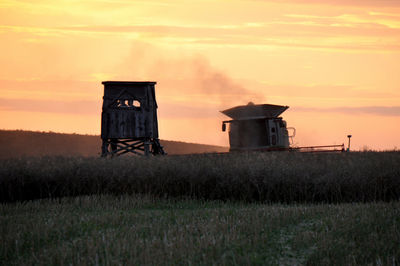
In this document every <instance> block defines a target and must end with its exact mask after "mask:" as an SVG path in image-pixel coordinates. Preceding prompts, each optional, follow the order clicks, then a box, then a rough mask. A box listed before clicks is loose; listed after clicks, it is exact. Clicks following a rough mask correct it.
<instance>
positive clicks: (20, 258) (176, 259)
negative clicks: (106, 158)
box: [0, 195, 400, 265]
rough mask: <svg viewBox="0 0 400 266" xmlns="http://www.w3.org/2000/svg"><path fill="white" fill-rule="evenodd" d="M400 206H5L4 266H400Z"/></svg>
mask: <svg viewBox="0 0 400 266" xmlns="http://www.w3.org/2000/svg"><path fill="white" fill-rule="evenodd" d="M399 243H400V204H399V202H391V203H382V202H380V203H368V204H358V203H357V204H353V203H352V204H338V205H329V204H318V205H312V204H310V205H298V204H291V205H282V204H245V203H242V202H236V203H234V202H227V203H223V202H221V201H197V200H172V199H158V198H155V197H152V196H148V195H132V196H127V195H123V196H109V195H107V196H104V195H101V196H83V197H73V198H62V199H57V200H54V199H50V200H48V199H46V200H37V201H30V202H26V203H15V204H10V203H6V204H0V264H1V265H399V263H400V248H399Z"/></svg>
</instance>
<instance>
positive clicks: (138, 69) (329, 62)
mask: <svg viewBox="0 0 400 266" xmlns="http://www.w3.org/2000/svg"><path fill="white" fill-rule="evenodd" d="M399 14H400V2H398V1H391V0H364V1H361V0H350V1H347V0H326V1H322V0H287V1H286V0H282V1H280V0H274V1H263V0H258V1H256V0H254V1H245V0H233V1H224V0H220V1H209V0H207V1H183V0H174V1H152V0H150V1H125V0H117V1H109V0H99V1H93V0H84V1H75V0H59V1H50V0H38V1H35V3H32V2H30V1H27V0H3V1H2V2H1V3H0V22H1V23H0V36H1V40H2V41H1V42H0V48H1V50H2V51H3V52H2V53H0V63H1V65H0V92H1V96H0V116H1V120H0V128H2V129H24V130H39V131H55V132H65V133H74V132H75V133H81V134H99V133H100V113H101V102H102V96H103V86H102V85H101V82H102V81H105V80H151V81H157V85H156V97H157V101H158V105H159V110H158V114H159V128H160V138H161V139H167V140H176V141H186V142H196V143H205V144H214V145H223V146H227V145H228V136H227V133H226V132H225V133H223V132H221V129H220V125H221V121H222V120H225V119H226V117H224V115H222V114H220V113H219V111H220V110H223V109H226V108H229V107H233V106H235V105H244V104H247V102H249V101H253V102H255V103H272V104H281V105H288V106H290V109H289V110H287V111H286V112H285V113H283V115H282V116H283V118H284V119H285V120H286V121H287V122H288V126H293V127H295V128H297V133H298V136H297V138H296V141H295V142H296V143H297V144H298V145H302V146H307V145H319V144H341V143H343V142H346V136H347V134H352V135H353V136H354V137H353V139H352V147H354V148H355V149H362V148H363V147H364V146H368V147H369V148H372V149H379V150H383V149H393V148H395V147H400V140H399V138H398V137H397V132H398V131H399V129H400V104H399V103H400V75H399V74H398V70H399V69H400V15H399Z"/></svg>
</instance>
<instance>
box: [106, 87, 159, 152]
mask: <svg viewBox="0 0 400 266" xmlns="http://www.w3.org/2000/svg"><path fill="white" fill-rule="evenodd" d="M102 84H103V85H104V97H103V110H102V114H101V138H102V140H103V144H102V153H101V154H102V156H107V155H111V156H114V155H121V154H124V153H129V152H130V153H135V154H139V155H149V154H150V153H152V154H154V155H157V154H164V150H163V147H162V146H161V145H160V142H159V139H158V124H157V102H156V96H155V88H154V87H155V84H156V82H150V81H144V82H137V81H104V82H102Z"/></svg>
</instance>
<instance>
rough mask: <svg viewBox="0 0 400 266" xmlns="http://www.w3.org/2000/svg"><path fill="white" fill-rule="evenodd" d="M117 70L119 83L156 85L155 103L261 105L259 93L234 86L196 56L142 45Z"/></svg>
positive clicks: (224, 76)
mask: <svg viewBox="0 0 400 266" xmlns="http://www.w3.org/2000/svg"><path fill="white" fill-rule="evenodd" d="M119 69H122V71H121V72H120V73H119V74H118V75H117V76H118V78H119V79H123V80H151V81H157V97H158V98H159V99H161V100H164V99H168V102H170V103H171V101H172V102H174V101H178V102H180V103H182V102H185V103H186V104H188V105H189V106H191V108H195V107H196V106H200V105H201V106H203V107H204V106H208V107H210V108H212V107H214V108H216V109H221V108H229V107H232V106H234V105H244V104H246V103H247V102H249V101H253V102H256V103H261V102H263V101H264V96H263V95H262V94H261V93H258V92H255V91H252V90H250V89H248V88H245V87H244V86H242V85H240V84H238V83H237V82H235V80H234V79H232V78H231V77H229V76H228V74H226V73H225V72H224V71H222V70H219V69H217V68H215V67H213V66H212V65H211V64H210V62H209V61H208V60H207V59H206V58H205V57H202V56H200V55H184V54H177V55H171V53H168V52H166V51H164V52H163V51H161V50H157V49H155V48H154V47H152V46H151V45H143V44H142V45H139V46H135V47H134V48H133V49H132V53H131V55H130V57H129V58H128V59H127V60H126V61H125V62H124V63H123V64H122V65H121V67H119ZM121 73H122V74H121Z"/></svg>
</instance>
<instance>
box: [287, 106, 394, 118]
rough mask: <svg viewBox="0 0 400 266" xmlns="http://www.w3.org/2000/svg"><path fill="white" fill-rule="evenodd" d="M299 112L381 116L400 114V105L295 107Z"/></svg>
mask: <svg viewBox="0 0 400 266" xmlns="http://www.w3.org/2000/svg"><path fill="white" fill-rule="evenodd" d="M292 109H293V110H294V111H298V112H313V113H325V112H329V113H343V114H369V115H379V116H400V106H363V107H333V108H316V107H293V108H292Z"/></svg>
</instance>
